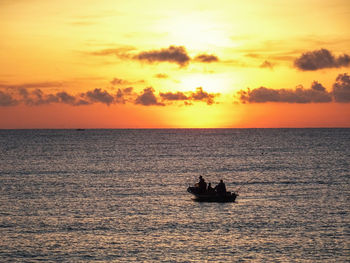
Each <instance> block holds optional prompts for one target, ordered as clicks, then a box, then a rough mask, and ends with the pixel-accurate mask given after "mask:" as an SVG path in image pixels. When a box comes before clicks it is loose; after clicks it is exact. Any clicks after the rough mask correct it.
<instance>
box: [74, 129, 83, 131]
mask: <svg viewBox="0 0 350 263" xmlns="http://www.w3.org/2000/svg"><path fill="white" fill-rule="evenodd" d="M75 130H76V131H85V129H75Z"/></svg>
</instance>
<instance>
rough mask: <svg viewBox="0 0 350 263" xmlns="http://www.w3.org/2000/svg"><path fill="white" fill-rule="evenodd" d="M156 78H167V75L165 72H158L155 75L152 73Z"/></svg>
mask: <svg viewBox="0 0 350 263" xmlns="http://www.w3.org/2000/svg"><path fill="white" fill-rule="evenodd" d="M154 76H155V77H156V78H157V79H167V78H169V76H168V75H167V74H165V73H158V74H156V75H154Z"/></svg>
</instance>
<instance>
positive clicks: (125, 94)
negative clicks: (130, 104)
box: [115, 87, 133, 104]
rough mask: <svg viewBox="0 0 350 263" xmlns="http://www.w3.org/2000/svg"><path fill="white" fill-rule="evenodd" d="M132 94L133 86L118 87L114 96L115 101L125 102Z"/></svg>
mask: <svg viewBox="0 0 350 263" xmlns="http://www.w3.org/2000/svg"><path fill="white" fill-rule="evenodd" d="M132 95H133V87H128V88H125V89H118V91H117V94H116V96H115V103H122V104H125V103H126V102H127V101H129V100H131V99H129V97H130V96H132Z"/></svg>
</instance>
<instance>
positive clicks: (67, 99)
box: [56, 91, 76, 105]
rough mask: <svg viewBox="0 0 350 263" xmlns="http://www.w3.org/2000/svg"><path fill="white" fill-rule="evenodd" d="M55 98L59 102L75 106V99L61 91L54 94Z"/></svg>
mask: <svg viewBox="0 0 350 263" xmlns="http://www.w3.org/2000/svg"><path fill="white" fill-rule="evenodd" d="M56 97H57V98H58V99H59V101H60V102H62V103H65V104H70V105H76V98H75V97H74V96H72V95H70V94H68V93H67V92H64V91H61V92H57V93H56Z"/></svg>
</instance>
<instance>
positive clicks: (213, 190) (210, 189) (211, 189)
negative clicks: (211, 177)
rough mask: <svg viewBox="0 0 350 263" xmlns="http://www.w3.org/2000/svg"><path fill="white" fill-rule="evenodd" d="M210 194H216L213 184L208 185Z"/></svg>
mask: <svg viewBox="0 0 350 263" xmlns="http://www.w3.org/2000/svg"><path fill="white" fill-rule="evenodd" d="M207 190H208V193H214V192H215V189H214V188H213V187H212V186H211V183H209V184H208V189H207Z"/></svg>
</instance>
